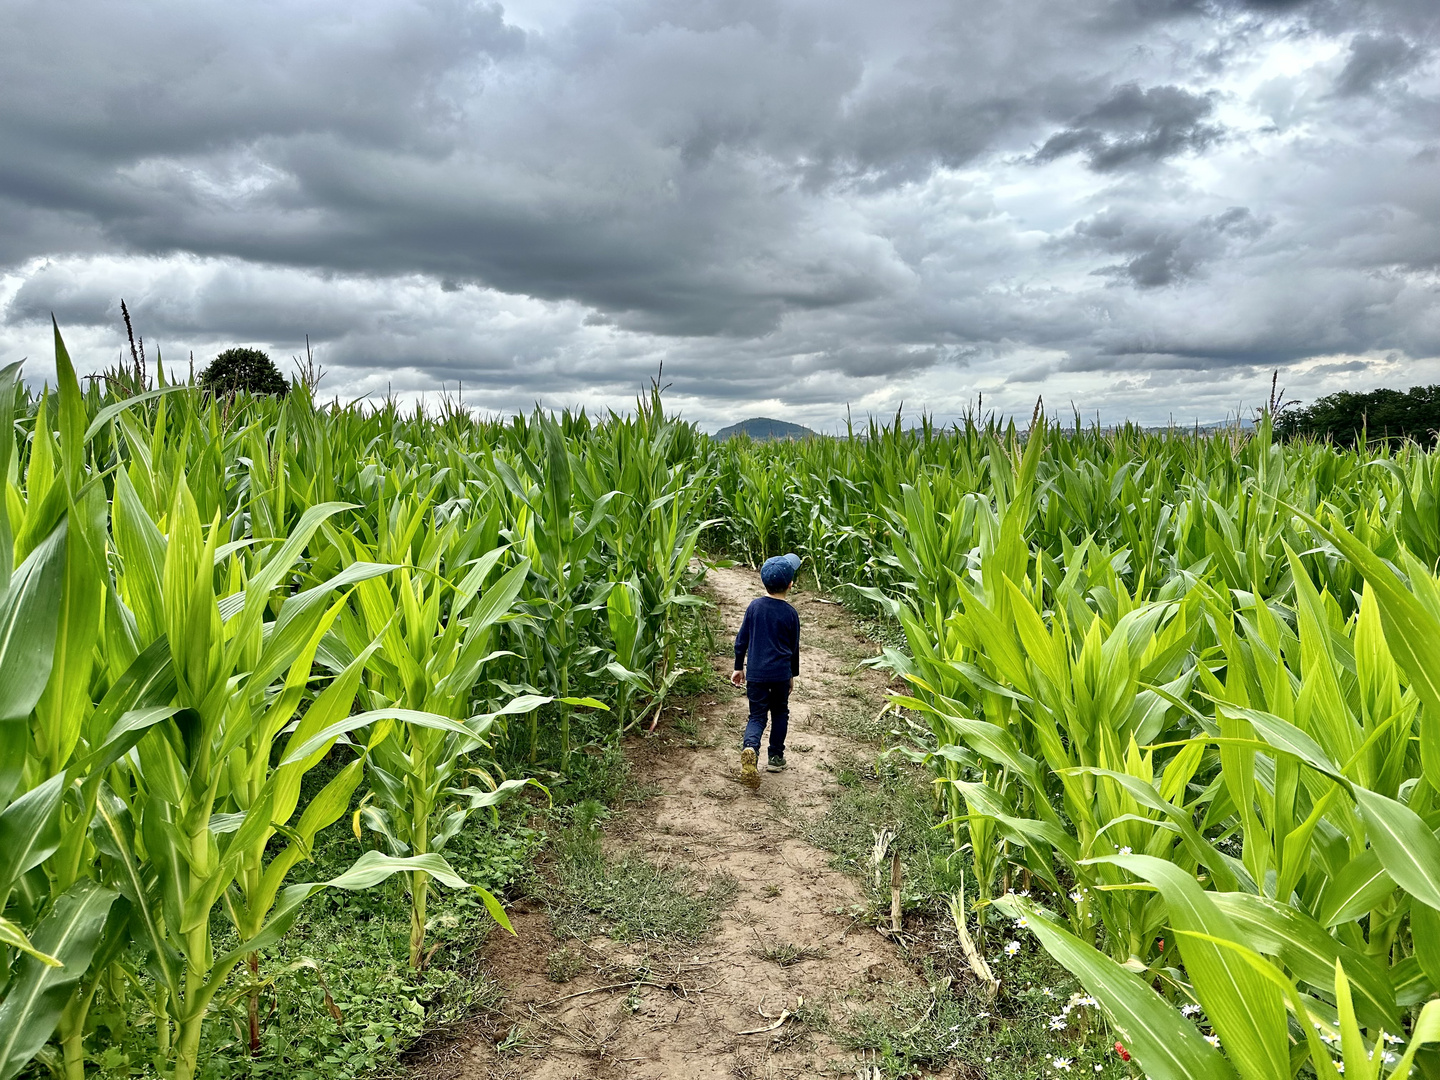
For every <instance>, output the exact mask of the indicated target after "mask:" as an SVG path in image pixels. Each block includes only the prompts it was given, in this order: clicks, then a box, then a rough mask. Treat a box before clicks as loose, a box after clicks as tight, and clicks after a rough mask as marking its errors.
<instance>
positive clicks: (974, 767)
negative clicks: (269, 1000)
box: [0, 330, 1440, 1080]
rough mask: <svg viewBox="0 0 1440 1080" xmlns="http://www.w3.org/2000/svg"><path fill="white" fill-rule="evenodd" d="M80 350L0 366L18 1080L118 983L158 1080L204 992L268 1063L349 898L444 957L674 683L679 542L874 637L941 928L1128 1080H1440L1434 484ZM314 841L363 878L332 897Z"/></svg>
mask: <svg viewBox="0 0 1440 1080" xmlns="http://www.w3.org/2000/svg"><path fill="white" fill-rule="evenodd" d="M55 352H56V369H57V379H56V383H57V385H56V386H55V387H54V388H47V389H45V390H44V391H42V392H39V393H36V392H33V391H31V390H30V389H27V387H26V384H24V383H23V382H22V381H21V380H20V371H19V369H18V366H16V367H11V368H7V369H5V370H4V371H3V372H0V478H3V481H4V484H3V493H0V494H3V498H0V571H3V573H0V584H3V585H4V591H3V594H0V952H3V961H4V962H3V964H0V1080H9V1078H10V1077H13V1076H16V1075H17V1074H19V1073H20V1072H21V1071H22V1070H25V1069H27V1068H30V1069H32V1070H45V1071H48V1072H49V1073H50V1074H52V1075H56V1076H63V1077H65V1078H66V1080H81V1078H83V1077H84V1076H85V1074H86V1068H87V1063H89V1062H90V1061H91V1059H92V1058H93V1056H94V1055H95V1054H96V1053H97V1052H99V1051H100V1050H101V1049H102V1047H100V1046H98V1045H97V1041H98V1040H97V1038H96V1034H95V1032H96V1028H95V1023H94V1020H93V1014H94V1012H95V1010H96V1009H97V1007H98V1006H97V1003H100V1002H104V1003H107V1005H113V1004H115V1003H120V1004H121V1005H122V1006H123V1007H124V1008H126V1009H128V1010H129V1011H130V1015H134V1016H140V1017H143V1018H144V1023H145V1024H146V1025H148V1028H149V1035H148V1038H149V1039H150V1042H151V1044H152V1045H153V1064H154V1069H155V1071H156V1072H157V1073H158V1074H160V1075H163V1076H166V1077H171V1078H175V1080H190V1078H191V1077H193V1076H194V1075H195V1074H196V1071H197V1067H198V1066H199V1055H200V1053H201V1047H202V1035H203V1033H204V1031H205V1028H206V1025H207V1023H213V1022H214V1021H215V1017H216V1010H217V1001H218V1000H219V998H220V996H221V995H222V994H223V995H229V996H231V997H232V998H234V999H235V1000H238V1001H241V1002H242V1003H243V1002H244V1001H245V999H246V997H247V996H248V1005H247V1006H246V1013H247V1016H248V1025H249V1038H250V1042H251V1044H252V1046H253V1045H254V1043H255V1040H256V1038H257V1029H258V1025H259V1023H260V1019H259V1015H258V1013H259V1002H258V996H257V990H256V989H255V988H256V987H258V986H259V985H261V983H262V980H263V976H264V968H265V964H266V962H267V952H268V950H270V949H271V948H272V947H273V946H275V945H276V944H277V943H278V942H279V941H280V940H281V938H282V937H283V936H284V935H285V934H286V932H287V931H288V930H289V929H290V928H291V926H292V925H293V924H294V922H295V920H296V918H297V916H298V914H299V912H300V910H301V908H302V906H303V905H304V904H305V903H306V902H307V901H308V900H310V899H311V898H312V897H314V896H316V895H317V894H320V893H322V892H324V891H325V890H329V889H341V890H358V889H367V888H371V887H373V886H376V885H378V884H379V883H381V882H382V881H385V880H387V879H391V878H393V877H395V875H403V878H401V879H399V880H403V882H404V884H405V890H404V894H405V895H406V897H407V899H408V903H409V905H410V922H409V925H410V935H409V960H410V963H411V965H412V966H415V967H419V966H420V965H421V964H422V963H423V961H424V957H425V955H426V942H427V907H426V905H427V899H428V898H429V896H430V893H431V889H432V888H434V887H439V888H443V889H471V888H474V886H473V885H471V884H470V883H467V882H466V881H465V880H464V878H463V877H462V876H461V875H460V874H459V873H457V872H456V870H455V869H454V868H453V867H452V865H451V864H450V862H448V861H447V859H446V849H447V845H449V844H450V843H451V842H452V841H453V840H455V838H456V837H457V836H460V835H461V834H462V832H464V830H466V828H467V825H468V823H469V822H470V821H471V819H472V817H473V816H474V815H477V814H490V815H493V814H494V813H495V809H496V807H497V806H498V804H500V803H501V802H502V801H503V800H505V799H507V798H515V797H518V796H521V795H524V796H526V797H532V798H538V799H541V800H543V799H544V798H545V795H546V792H547V791H548V790H554V789H556V787H557V786H560V785H564V784H565V783H566V782H567V777H568V776H569V774H570V772H571V770H572V768H574V765H575V762H576V755H577V754H579V753H582V752H583V751H584V750H585V749H586V748H587V747H593V746H595V745H596V744H604V743H610V744H612V745H613V744H614V743H616V742H617V741H618V740H619V739H620V738H621V737H622V736H623V735H624V734H625V732H626V731H628V730H632V729H634V728H635V727H637V726H639V725H641V724H644V723H645V722H646V721H647V720H653V719H654V718H655V717H656V716H657V715H658V713H659V711H660V710H661V709H662V708H663V707H664V704H665V701H666V700H667V697H668V696H669V695H670V694H672V693H673V692H674V690H675V687H676V683H677V679H679V677H680V676H681V674H682V668H681V664H680V659H679V654H678V649H679V643H680V638H681V632H682V627H683V626H684V624H685V623H686V621H687V620H689V619H691V618H693V616H694V609H695V608H696V607H697V606H699V605H701V604H702V603H703V602H702V601H701V600H700V599H699V598H698V597H697V596H696V595H694V593H693V589H694V587H695V585H696V583H697V581H698V579H699V576H700V571H698V570H697V569H695V567H696V566H697V563H696V560H695V558H694V556H695V555H696V552H697V545H699V544H700V543H701V542H702V539H703V542H704V544H705V546H706V547H707V548H708V549H711V550H714V551H717V552H721V551H723V552H728V553H730V554H732V555H734V556H737V557H739V558H741V559H744V560H745V561H747V562H750V563H758V562H759V561H761V560H762V559H763V558H764V557H766V556H768V555H773V554H777V553H779V552H782V551H785V550H788V549H794V550H796V551H799V552H801V553H802V554H803V555H804V557H805V566H804V569H803V571H802V572H803V573H804V574H805V575H807V576H808V578H813V581H814V583H815V584H816V585H818V586H822V587H825V588H828V589H833V590H837V591H839V592H841V593H842V594H843V595H845V596H846V597H847V598H848V599H849V600H850V601H852V602H853V603H854V604H855V605H857V606H859V607H861V608H863V609H865V610H867V611H869V612H872V613H878V614H879V615H880V616H881V617H882V618H883V619H884V620H887V621H892V622H891V625H892V626H893V628H894V630H895V634H894V641H893V643H892V645H891V647H888V648H886V649H885V650H884V651H883V653H882V655H881V656H880V657H878V658H877V659H876V661H875V662H876V663H877V665H879V666H882V667H884V668H885V669H887V670H888V671H890V672H891V673H893V675H894V676H895V677H896V679H897V680H899V681H898V682H897V684H896V685H897V687H903V689H899V690H898V691H897V692H896V693H895V695H894V696H893V700H892V703H891V708H892V709H893V712H894V718H895V724H896V730H897V732H898V733H899V738H898V740H897V750H896V752H904V753H908V754H910V755H912V756H918V757H921V758H923V759H924V760H925V761H927V762H929V764H930V765H931V766H932V767H933V770H934V779H935V791H936V802H937V810H938V812H937V818H936V820H937V822H938V825H937V827H938V828H942V829H944V830H946V832H947V834H948V836H949V837H950V839H951V841H952V842H953V847H954V851H955V856H954V858H955V860H956V861H957V863H958V864H959V865H962V866H963V867H964V868H965V873H966V875H967V878H966V880H967V891H966V893H965V897H966V899H965V901H964V902H963V903H961V902H960V900H959V898H958V897H957V898H955V899H956V905H955V910H956V912H957V917H958V919H959V920H961V921H963V920H965V919H967V918H969V919H973V920H974V922H975V924H976V926H977V930H976V933H977V938H978V940H980V942H981V943H982V945H983V946H985V947H987V948H991V949H992V950H993V947H994V946H995V945H996V944H998V934H1003V935H1004V936H1009V935H1013V934H1017V933H1021V932H1026V933H1033V934H1034V935H1035V936H1036V937H1037V938H1038V940H1039V942H1040V943H1041V944H1042V945H1043V946H1044V948H1045V949H1047V950H1048V951H1049V952H1050V953H1051V955H1052V956H1053V957H1054V958H1055V959H1056V960H1057V961H1058V962H1059V963H1060V964H1062V965H1063V966H1065V967H1066V968H1068V969H1069V970H1070V971H1071V972H1072V973H1073V974H1074V975H1075V976H1076V977H1077V978H1078V979H1079V980H1080V981H1081V983H1082V984H1083V985H1084V986H1085V987H1086V989H1087V990H1088V991H1089V993H1090V994H1091V995H1093V997H1094V998H1096V999H1097V1000H1098V1002H1099V1003H1100V1005H1101V1007H1102V1008H1103V1010H1104V1011H1105V1013H1106V1015H1107V1018H1108V1020H1109V1022H1110V1024H1111V1027H1112V1029H1113V1031H1114V1033H1115V1035H1116V1037H1117V1039H1118V1040H1119V1041H1120V1043H1121V1044H1122V1046H1124V1047H1125V1048H1126V1052H1127V1053H1128V1054H1133V1057H1134V1060H1135V1062H1136V1063H1137V1065H1138V1066H1139V1067H1140V1068H1141V1069H1143V1071H1144V1072H1145V1073H1146V1074H1147V1075H1149V1076H1151V1077H1154V1078H1156V1080H1179V1078H1182V1077H1183V1078H1190V1077H1215V1078H1221V1077H1241V1078H1244V1080H1262V1078H1263V1080H1282V1078H1289V1077H1292V1076H1297V1075H1302V1076H1310V1075H1313V1076H1316V1077H1335V1076H1338V1075H1339V1074H1340V1073H1342V1072H1344V1073H1345V1074H1347V1075H1349V1076H1356V1075H1359V1076H1367V1077H1385V1076H1406V1075H1408V1074H1409V1073H1410V1072H1411V1071H1412V1070H1416V1071H1418V1072H1419V1073H1420V1074H1422V1075H1425V1076H1431V1077H1440V1053H1437V1051H1436V1050H1435V1049H1434V1048H1433V1046H1432V1044H1435V1043H1437V1042H1440V996H1437V991H1440V838H1437V834H1436V828H1437V826H1440V579H1437V577H1436V569H1437V564H1440V456H1436V455H1435V454H1432V453H1427V452H1425V451H1424V450H1422V449H1421V448H1419V447H1417V446H1416V445H1414V444H1406V445H1403V446H1399V447H1396V446H1382V447H1380V448H1378V449H1365V448H1360V449H1343V450H1342V449H1336V448H1333V447H1330V446H1326V445H1319V444H1314V443H1308V442H1292V443H1286V444H1281V443H1277V442H1276V441H1274V440H1273V439H1272V433H1271V428H1270V423H1269V420H1268V419H1262V420H1261V422H1260V423H1259V424H1258V426H1257V427H1256V429H1255V430H1254V431H1240V430H1238V429H1235V430H1229V431H1226V432H1222V433H1219V434H1213V435H1201V434H1199V433H1185V432H1168V433H1155V432H1147V431H1144V430H1141V429H1138V428H1133V427H1132V428H1124V429H1120V430H1114V431H1102V430H1090V431H1086V430H1081V429H1080V428H1079V426H1078V425H1076V427H1074V428H1071V429H1068V430H1067V429H1063V428H1061V427H1059V426H1057V425H1055V424H1053V423H1050V422H1047V421H1046V420H1045V419H1044V418H1043V417H1040V416H1037V417H1036V418H1035V420H1034V421H1033V423H1032V424H1031V426H1030V428H1029V429H1028V431H1025V432H1023V433H1022V432H1021V431H1019V430H1017V429H1016V427H1015V426H1014V425H1001V424H999V423H996V422H994V421H993V420H982V419H978V418H971V419H970V420H969V421H968V422H966V423H963V424H961V425H958V426H956V427H954V428H951V429H946V430H938V429H936V428H935V427H934V426H933V425H931V424H929V423H922V424H921V426H920V427H918V428H916V429H913V430H902V427H901V424H900V423H899V418H898V417H897V418H896V422H895V423H893V424H891V425H889V426H882V425H879V424H876V423H871V424H869V425H868V426H867V427H865V428H863V429H860V430H855V429H852V430H851V431H850V432H849V433H848V435H847V436H845V437H842V438H837V439H812V440H809V441H806V442H802V443H774V444H756V443H752V442H749V441H748V440H744V439H740V440H737V441H732V442H729V443H726V444H723V445H722V444H717V443H714V442H712V441H711V440H710V439H708V438H706V437H705V436H703V435H701V434H699V433H698V432H697V430H696V429H695V428H694V427H693V426H692V425H689V424H686V423H683V422H681V421H679V420H677V419H672V418H667V417H666V416H665V415H664V412H663V409H662V404H661V400H660V395H659V391H658V388H655V389H653V390H652V392H651V393H650V394H649V395H647V396H645V397H642V398H641V399H640V400H639V401H638V402H637V408H636V410H635V413H634V414H633V415H632V416H620V415H613V414H612V415H609V416H607V417H604V418H603V419H599V420H592V419H591V418H590V417H588V416H586V415H585V414H584V413H565V414H561V415H551V414H547V413H544V412H542V411H539V410H537V411H536V412H535V413H533V414H531V415H529V416H519V417H515V418H512V419H509V420H505V421H499V420H494V421H480V420H476V419H475V418H474V417H472V416H471V415H470V414H469V413H468V412H466V411H465V410H462V409H459V408H450V407H447V408H444V409H442V410H441V411H440V412H439V414H438V415H436V414H431V413H426V412H424V411H422V410H418V409H417V410H414V411H412V412H409V413H405V412H402V411H401V410H400V409H398V408H397V407H396V406H395V405H394V404H393V403H386V404H384V405H381V406H378V407H377V406H368V407H361V406H358V405H352V406H345V405H341V404H338V403H335V404H331V405H329V406H325V405H322V404H320V403H318V402H317V401H316V400H315V397H314V395H313V394H312V393H311V392H310V391H309V390H308V389H307V388H306V387H305V386H304V385H303V384H297V385H296V386H295V388H294V390H293V391H292V392H291V393H290V394H289V396H288V397H286V398H284V399H283V400H280V399H272V398H258V399H251V398H247V397H241V398H238V399H207V398H206V397H205V396H204V395H203V394H202V393H201V391H200V390H198V389H197V388H196V387H194V386H193V385H188V384H178V385H166V384H165V383H164V382H163V379H162V381H161V383H160V385H158V386H155V387H153V388H151V387H148V386H144V385H133V386H129V387H112V388H111V389H110V390H104V391H102V389H101V388H100V386H99V385H98V384H94V385H92V386H90V387H89V388H87V389H85V390H82V389H81V386H80V382H79V380H78V379H77V377H76V374H75V370H74V367H73V365H72V363H71V360H70V358H69V356H68V354H67V353H66V350H65V347H64V344H63V342H62V341H61V338H60V334H59V331H58V330H57V332H56V335H55ZM112 390H113V391H114V392H111V391H112ZM902 637H903V642H904V646H903V647H901V645H900V644H899V642H900V640H901V639H902ZM322 762H323V763H325V768H324V769H323V770H321V769H320V768H319V767H320V766H321V764H322ZM502 762H505V763H509V767H508V770H507V768H506V767H504V766H502V764H501V763H502ZM517 763H518V767H517ZM310 774H313V775H311V782H310V783H308V784H307V783H305V781H306V778H307V775H310ZM511 774H513V775H511ZM322 777H323V780H320V779H317V778H322ZM335 830H349V831H351V832H353V834H354V835H356V836H360V837H363V838H365V841H366V845H367V846H366V850H365V851H364V853H363V854H361V855H360V856H359V857H358V858H357V859H356V860H355V861H354V863H353V865H351V866H350V867H349V868H348V869H346V870H344V871H343V872H342V873H340V874H338V875H337V876H333V877H330V878H328V879H326V880H309V879H308V878H307V873H306V867H307V866H308V865H310V864H311V862H312V856H313V854H314V853H315V851H316V850H317V849H318V848H319V847H320V846H322V845H325V844H326V843H327V835H328V836H332V837H333V836H334V835H335ZM327 831H328V832H327ZM479 892H480V895H481V899H482V900H483V901H484V904H485V907H486V908H488V910H489V912H490V916H491V917H492V918H493V919H494V921H495V922H496V923H498V924H499V925H500V926H502V927H508V926H509V923H508V920H507V917H506V914H505V911H504V908H503V906H502V904H501V902H500V900H499V899H497V898H496V897H494V896H492V895H490V894H489V893H486V892H484V891H483V890H479ZM1017 928H1023V929H1017ZM997 932H998V934H997ZM235 995H239V996H238V997H235ZM37 1074H38V1073H37Z"/></svg>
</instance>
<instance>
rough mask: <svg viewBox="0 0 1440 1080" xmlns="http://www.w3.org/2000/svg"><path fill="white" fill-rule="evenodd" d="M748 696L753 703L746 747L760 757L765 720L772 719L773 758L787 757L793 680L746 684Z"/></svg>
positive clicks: (771, 752) (746, 728)
mask: <svg viewBox="0 0 1440 1080" xmlns="http://www.w3.org/2000/svg"><path fill="white" fill-rule="evenodd" d="M745 696H746V697H747V698H749V699H750V720H749V722H747V723H746V725H745V745H746V746H747V747H749V748H751V749H753V750H755V751H756V752H757V753H758V752H759V750H760V736H761V735H763V734H764V733H765V718H766V714H769V718H770V756H771V757H778V758H783V757H784V756H785V733H786V732H787V731H789V730H790V680H789V679H786V680H784V681H783V682H747V683H746V684H745Z"/></svg>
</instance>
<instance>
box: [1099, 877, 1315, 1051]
mask: <svg viewBox="0 0 1440 1080" xmlns="http://www.w3.org/2000/svg"><path fill="white" fill-rule="evenodd" d="M1090 861H1091V862H1096V863H1103V862H1108V863H1113V864H1114V865H1116V866H1120V867H1123V868H1124V869H1126V870H1128V871H1130V872H1131V873H1133V874H1135V875H1136V876H1137V877H1141V878H1143V879H1145V880H1146V881H1148V882H1150V883H1151V884H1153V885H1154V886H1156V887H1157V888H1158V889H1159V890H1160V893H1161V895H1162V896H1163V897H1164V899H1165V905H1166V908H1167V910H1168V912H1169V919H1170V925H1171V926H1173V927H1174V928H1175V929H1176V930H1179V931H1190V932H1193V933H1196V934H1204V935H1210V936H1213V937H1217V938H1222V939H1224V940H1227V941H1232V942H1237V943H1240V942H1243V941H1244V937H1243V936H1242V935H1241V933H1240V931H1239V930H1238V928H1237V927H1236V926H1235V924H1234V923H1233V921H1232V920H1231V919H1230V917H1229V916H1228V915H1226V914H1225V913H1224V912H1223V911H1222V910H1221V909H1220V908H1219V907H1218V906H1217V905H1216V904H1215V902H1214V900H1213V898H1212V897H1211V895H1209V894H1207V893H1205V892H1204V891H1203V890H1202V889H1201V888H1200V886H1199V885H1198V884H1196V882H1195V879H1194V878H1193V877H1191V876H1190V875H1189V874H1188V873H1186V872H1185V871H1183V870H1181V869H1180V868H1179V867H1177V866H1175V865H1174V864H1173V863H1169V862H1166V861H1165V860H1163V859H1157V858H1154V857H1152V856H1149V855H1109V856H1104V857H1102V858H1099V859H1093V860H1090ZM1184 960H1185V970H1186V972H1187V973H1188V974H1189V976H1190V979H1191V981H1192V983H1193V984H1194V987H1195V993H1196V996H1197V997H1198V998H1199V999H1200V1004H1202V1005H1203V1006H1204V1007H1205V1013H1206V1015H1207V1016H1208V1017H1209V1018H1210V1022H1211V1023H1212V1024H1213V1025H1214V1026H1215V1029H1216V1032H1217V1034H1219V1036H1220V1040H1221V1043H1222V1045H1223V1046H1224V1047H1225V1052H1226V1055H1227V1056H1228V1057H1229V1058H1230V1060H1231V1061H1232V1062H1233V1063H1234V1064H1235V1068H1236V1070H1237V1071H1238V1072H1239V1073H1240V1075H1241V1076H1242V1077H1245V1078H1246V1080H1272V1078H1274V1077H1282V1076H1286V1075H1288V1069H1289V1056H1288V1050H1287V1048H1286V1043H1287V1034H1286V1026H1285V1002H1284V997H1283V995H1282V994H1281V992H1280V990H1279V989H1278V988H1277V987H1276V986H1275V985H1274V984H1273V983H1270V982H1268V981H1267V980H1265V979H1264V978H1263V977H1261V976H1260V975H1259V974H1258V973H1257V972H1256V971H1254V969H1253V968H1252V967H1251V965H1249V964H1247V963H1246V962H1245V961H1244V960H1242V959H1240V958H1239V957H1237V956H1235V955H1234V954H1233V952H1232V951H1231V950H1228V949H1222V948H1219V947H1218V946H1216V945H1215V944H1214V943H1213V942H1210V941H1199V940H1191V941H1187V943H1186V945H1185V947H1184Z"/></svg>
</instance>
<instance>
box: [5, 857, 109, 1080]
mask: <svg viewBox="0 0 1440 1080" xmlns="http://www.w3.org/2000/svg"><path fill="white" fill-rule="evenodd" d="M116 895H117V894H116V893H114V892H111V891H110V890H109V889H106V888H102V887H101V886H100V885H98V884H97V883H96V882H94V881H91V880H89V879H88V878H84V879H81V880H80V881H78V882H76V883H75V884H74V885H72V886H71V887H70V888H69V889H68V890H67V891H66V892H64V893H62V894H61V896H60V898H59V899H58V900H57V901H56V902H55V907H54V908H53V909H52V910H51V912H50V913H49V914H48V915H46V916H45V918H43V919H41V920H40V924H39V926H37V927H36V928H35V932H34V934H32V935H31V939H30V940H31V942H32V943H33V945H34V948H35V949H36V950H37V951H38V952H39V953H41V954H43V955H44V956H47V957H53V958H54V959H56V960H59V961H60V966H59V967H55V966H52V965H51V964H49V963H47V962H46V961H45V960H42V959H40V958H38V957H36V956H34V955H29V956H25V957H23V958H22V959H21V961H20V963H19V966H18V968H17V970H16V972H15V975H14V977H13V978H12V979H11V982H10V985H9V987H8V988H7V991H6V994H5V1000H4V1002H3V1003H0V1080H10V1078H11V1077H13V1076H15V1074H16V1073H18V1072H19V1071H20V1070H21V1069H23V1068H24V1067H25V1065H26V1064H27V1063H29V1061H30V1059H31V1058H33V1057H34V1056H35V1054H36V1053H37V1052H38V1051H39V1050H40V1048H41V1047H42V1046H44V1045H45V1042H46V1040H47V1039H49V1038H50V1033H51V1032H53V1031H54V1030H55V1025H56V1024H57V1023H59V1021H60V1014H61V1011H62V1010H63V1009H64V1008H65V1005H66V1004H67V1003H68V1002H69V1000H70V995H71V991H72V990H73V989H74V987H75V984H76V983H78V982H79V981H80V979H81V978H83V977H84V975H85V971H86V969H87V968H89V966H90V958H91V956H92V955H93V953H94V952H95V946H96V945H97V944H98V943H99V940H100V934H101V931H103V930H104V928H105V919H106V916H107V915H108V914H109V911H110V905H111V904H112V903H114V902H115V898H116Z"/></svg>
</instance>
